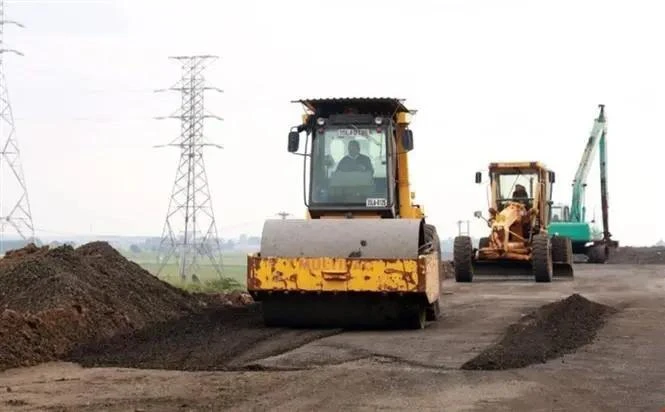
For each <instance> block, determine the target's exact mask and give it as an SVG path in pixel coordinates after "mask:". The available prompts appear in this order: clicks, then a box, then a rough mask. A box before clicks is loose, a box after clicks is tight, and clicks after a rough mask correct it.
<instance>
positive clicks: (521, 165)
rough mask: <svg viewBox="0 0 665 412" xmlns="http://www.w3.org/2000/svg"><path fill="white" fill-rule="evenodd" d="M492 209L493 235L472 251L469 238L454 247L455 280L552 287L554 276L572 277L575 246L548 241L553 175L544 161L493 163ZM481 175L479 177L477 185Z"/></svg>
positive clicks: (566, 240)
mask: <svg viewBox="0 0 665 412" xmlns="http://www.w3.org/2000/svg"><path fill="white" fill-rule="evenodd" d="M489 178H490V184H489V187H490V191H491V205H490V208H489V218H488V219H485V218H483V215H482V213H481V212H475V213H474V215H475V216H476V217H477V218H482V219H484V220H486V222H487V225H488V226H489V228H490V232H489V235H488V236H486V237H483V238H481V239H480V241H479V244H478V248H477V249H476V248H474V247H473V245H472V242H471V238H470V237H469V236H458V237H456V238H455V242H454V266H455V278H456V280H457V281H458V282H471V281H473V277H474V275H508V276H510V275H518V276H524V275H529V276H533V277H534V279H535V280H536V282H551V281H552V277H553V276H564V277H572V276H573V267H572V258H573V253H572V243H571V240H570V239H569V238H567V237H559V236H554V237H552V236H550V235H549V234H548V233H547V226H548V224H549V221H550V215H551V204H552V201H551V196H552V184H553V183H554V181H555V174H554V172H553V171H551V170H548V169H547V168H546V167H545V165H544V164H542V163H540V162H513V163H491V164H490V166H489ZM481 182H482V173H480V172H478V173H476V183H481Z"/></svg>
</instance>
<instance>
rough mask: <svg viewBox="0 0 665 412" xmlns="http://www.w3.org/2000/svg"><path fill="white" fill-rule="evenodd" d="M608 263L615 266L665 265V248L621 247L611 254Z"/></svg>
mask: <svg viewBox="0 0 665 412" xmlns="http://www.w3.org/2000/svg"><path fill="white" fill-rule="evenodd" d="M607 263H614V264H630V265H639V264H665V247H663V246H653V247H630V246H624V247H619V248H617V249H615V250H612V251H611V252H610V257H609V259H608V260H607Z"/></svg>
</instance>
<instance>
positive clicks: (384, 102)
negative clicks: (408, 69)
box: [247, 98, 442, 328]
mask: <svg viewBox="0 0 665 412" xmlns="http://www.w3.org/2000/svg"><path fill="white" fill-rule="evenodd" d="M297 103H301V104H302V105H303V106H304V108H305V114H304V115H303V119H302V123H301V124H300V125H298V126H293V127H292V128H291V131H290V132H289V136H288V151H289V152H291V153H293V154H296V155H300V156H302V158H303V161H304V167H303V174H304V175H303V184H304V202H305V206H306V207H307V215H306V218H305V219H286V220H282V219H271V220H268V221H266V222H265V224H264V227H263V232H262V237H261V249H260V251H259V252H258V253H254V254H250V255H249V256H248V265H247V268H248V269H247V288H248V291H249V293H250V294H251V295H252V297H253V298H254V299H255V300H257V301H260V302H261V303H262V307H263V316H264V321H265V323H266V324H267V325H269V326H300V327H302V326H304V327H319V326H321V327H357V326H365V327H374V326H389V327H391V326H398V327H408V328H422V327H424V325H425V321H426V320H436V319H438V313H439V304H438V299H439V295H440V284H441V280H442V278H441V246H440V242H439V238H438V235H437V232H436V229H435V227H434V226H433V225H431V224H428V223H426V222H425V217H424V212H423V210H422V207H421V206H420V205H417V204H414V203H412V197H413V196H414V195H413V193H412V192H411V191H410V188H409V169H408V153H409V152H410V151H411V150H412V149H413V132H411V130H410V129H409V128H408V125H409V122H410V117H411V115H412V114H413V113H415V112H414V111H410V110H408V109H407V108H406V107H405V106H404V104H403V103H402V101H401V100H400V99H392V98H343V99H307V100H298V101H297ZM303 132H304V133H305V139H304V144H303V142H302V141H301V134H302V133H303Z"/></svg>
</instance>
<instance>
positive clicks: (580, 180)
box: [570, 104, 607, 223]
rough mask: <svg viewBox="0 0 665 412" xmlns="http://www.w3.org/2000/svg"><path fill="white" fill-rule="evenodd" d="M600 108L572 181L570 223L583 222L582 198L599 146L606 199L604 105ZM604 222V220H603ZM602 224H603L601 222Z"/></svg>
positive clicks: (605, 125) (605, 123) (583, 207)
mask: <svg viewBox="0 0 665 412" xmlns="http://www.w3.org/2000/svg"><path fill="white" fill-rule="evenodd" d="M598 107H600V114H599V115H598V118H596V119H595V121H594V122H593V128H592V129H591V135H590V136H589V140H588V141H587V144H586V147H585V148H584V152H583V153H582V159H581V160H580V163H579V165H578V167H577V172H576V173H575V179H574V180H573V198H572V201H571V202H570V221H571V222H584V221H585V218H586V216H585V214H586V208H585V206H584V200H585V199H584V198H585V194H586V179H587V176H588V175H589V170H590V169H591V164H592V161H593V156H594V155H595V153H596V149H597V148H598V147H599V146H600V147H601V149H600V151H601V154H600V157H601V159H600V169H601V190H604V192H603V197H604V198H605V199H607V186H606V185H603V183H602V181H603V177H602V176H606V174H607V173H606V170H607V169H606V161H605V162H604V161H603V160H606V159H607V152H606V143H605V135H606V134H607V122H606V121H605V120H606V119H605V105H602V104H600V105H598ZM605 214H606V210H605V209H603V216H605ZM603 221H605V218H603ZM603 223H604V222H603Z"/></svg>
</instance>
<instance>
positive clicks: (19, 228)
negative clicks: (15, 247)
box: [0, 0, 35, 241]
mask: <svg viewBox="0 0 665 412" xmlns="http://www.w3.org/2000/svg"><path fill="white" fill-rule="evenodd" d="M4 3H5V2H4V0H0V232H1V234H2V235H3V236H4V233H5V227H6V226H7V225H9V226H11V227H13V228H14V230H16V232H17V233H18V234H19V236H21V237H22V238H23V239H24V240H30V241H34V237H35V230H34V227H33V224H32V212H31V211H30V202H29V199H28V189H27V185H26V183H25V177H24V176H23V166H22V164H21V156H20V152H19V147H18V141H17V139H16V129H15V127H14V114H13V112H12V107H11V104H10V100H9V91H8V89H7V78H6V77H5V67H4V63H5V62H4V55H5V54H6V53H15V54H18V55H19V56H23V54H22V53H21V52H19V51H17V50H14V49H10V48H7V46H6V45H5V41H4V31H5V30H4V28H5V26H6V25H8V24H14V25H16V26H18V27H21V28H22V27H23V25H22V24H20V23H18V22H15V21H12V20H5V4H4ZM7 169H8V170H7Z"/></svg>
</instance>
